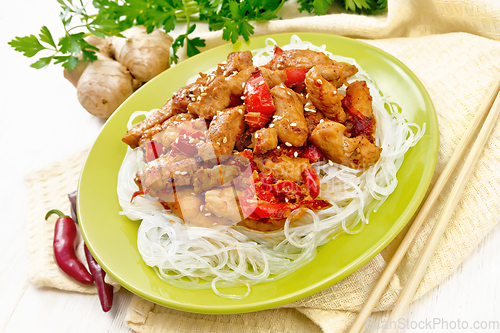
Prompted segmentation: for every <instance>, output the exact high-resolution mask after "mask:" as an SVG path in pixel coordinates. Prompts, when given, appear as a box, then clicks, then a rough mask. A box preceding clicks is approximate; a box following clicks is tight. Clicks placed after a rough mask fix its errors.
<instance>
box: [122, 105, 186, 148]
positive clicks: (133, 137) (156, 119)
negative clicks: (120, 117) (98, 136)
mask: <svg viewBox="0 0 500 333" xmlns="http://www.w3.org/2000/svg"><path fill="white" fill-rule="evenodd" d="M181 112H182V110H181V109H179V108H178V107H176V106H175V105H174V103H173V101H172V99H169V100H168V101H167V103H165V105H163V107H162V108H161V109H159V110H155V111H153V112H150V113H149V114H148V116H147V117H146V119H144V120H143V121H142V122H140V123H139V124H137V125H136V126H134V127H132V128H131V129H130V130H129V131H128V132H127V134H125V136H124V137H123V139H122V141H123V142H125V143H126V144H128V145H129V146H130V147H131V148H137V147H139V145H140V143H139V140H140V139H141V137H142V136H143V134H144V132H145V131H147V130H149V129H151V128H152V127H157V126H161V124H162V123H163V122H164V121H165V120H167V119H169V118H170V117H172V116H173V115H175V114H178V113H181Z"/></svg>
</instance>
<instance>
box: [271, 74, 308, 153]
mask: <svg viewBox="0 0 500 333" xmlns="http://www.w3.org/2000/svg"><path fill="white" fill-rule="evenodd" d="M271 95H272V96H273V101H274V106H275V107H276V111H275V113H274V121H273V124H274V128H276V130H277V131H278V139H279V140H280V141H281V142H283V143H285V144H286V145H292V146H294V147H302V146H303V145H304V143H305V142H306V141H307V136H308V134H309V132H308V129H307V122H306V119H305V118H304V102H305V100H304V99H303V97H302V95H300V94H297V93H296V92H295V91H293V90H292V89H290V88H287V87H286V86H285V85H284V84H281V85H279V86H276V87H274V88H273V89H271Z"/></svg>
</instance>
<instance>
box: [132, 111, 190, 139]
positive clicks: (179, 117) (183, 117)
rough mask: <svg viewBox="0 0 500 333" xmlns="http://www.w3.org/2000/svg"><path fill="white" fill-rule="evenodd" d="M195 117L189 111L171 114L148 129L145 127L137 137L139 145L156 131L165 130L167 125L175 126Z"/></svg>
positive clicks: (156, 132) (150, 137)
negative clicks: (138, 137)
mask: <svg viewBox="0 0 500 333" xmlns="http://www.w3.org/2000/svg"><path fill="white" fill-rule="evenodd" d="M194 118H195V115H192V114H189V113H180V114H176V115H173V116H172V117H170V118H168V119H167V120H165V121H164V122H163V123H161V124H157V125H155V126H153V127H151V128H150V129H147V130H145V131H144V132H143V134H142V136H141V138H140V139H139V145H142V144H143V143H144V142H146V141H150V140H151V139H152V138H153V136H155V135H156V134H158V133H161V132H162V131H165V130H166V129H167V128H169V127H176V126H179V125H181V124H182V123H183V122H185V121H190V120H192V119H194Z"/></svg>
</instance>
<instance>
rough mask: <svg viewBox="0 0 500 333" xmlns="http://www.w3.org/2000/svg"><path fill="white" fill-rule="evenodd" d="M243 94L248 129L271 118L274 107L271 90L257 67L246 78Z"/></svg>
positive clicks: (257, 126)
mask: <svg viewBox="0 0 500 333" xmlns="http://www.w3.org/2000/svg"><path fill="white" fill-rule="evenodd" d="M243 95H244V96H245V106H246V107H247V115H246V116H245V120H246V122H247V124H248V125H249V126H250V130H251V131H252V130H255V129H258V128H261V127H263V126H264V125H265V124H266V123H267V122H268V121H269V119H271V115H272V114H273V112H274V110H275V109H276V108H275V107H274V102H273V97H272V96H271V90H269V87H268V86H267V83H266V81H265V80H264V76H262V73H261V72H260V70H259V69H256V70H255V71H254V72H253V73H252V75H250V77H249V78H248V80H247V82H246V84H245V89H244V92H243Z"/></svg>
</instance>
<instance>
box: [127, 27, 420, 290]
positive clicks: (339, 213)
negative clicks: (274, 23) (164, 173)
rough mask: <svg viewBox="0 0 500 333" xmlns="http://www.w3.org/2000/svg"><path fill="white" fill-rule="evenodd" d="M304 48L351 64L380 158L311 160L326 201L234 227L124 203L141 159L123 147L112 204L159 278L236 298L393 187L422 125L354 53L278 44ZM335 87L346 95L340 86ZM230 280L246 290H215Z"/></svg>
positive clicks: (145, 203) (354, 227) (353, 228)
mask: <svg viewBox="0 0 500 333" xmlns="http://www.w3.org/2000/svg"><path fill="white" fill-rule="evenodd" d="M266 45H267V46H266V47H264V48H262V49H259V50H255V51H254V52H253V53H254V64H255V65H262V64H265V63H267V62H268V61H269V60H270V59H271V57H272V53H273V48H274V45H275V42H274V41H273V40H271V39H268V40H266ZM304 48H309V49H312V50H315V51H321V52H324V53H326V54H327V55H329V56H330V57H331V58H332V59H334V60H337V61H342V62H346V63H349V64H354V65H356V67H357V68H358V70H359V71H358V73H357V74H356V75H354V76H353V77H351V78H350V79H349V82H352V81H355V80H365V81H366V83H367V85H368V87H369V88H370V93H371V95H372V97H373V110H374V115H375V118H376V120H377V130H376V133H375V141H376V144H377V145H378V146H380V147H382V149H383V150H382V153H381V156H380V159H379V161H378V162H377V163H376V164H375V165H373V166H372V167H370V168H369V169H367V170H365V171H359V170H354V169H350V168H348V167H346V166H343V165H338V164H335V163H333V164H332V163H325V162H320V163H316V164H314V165H313V167H314V168H315V170H316V171H317V173H318V175H319V177H320V182H321V193H320V197H321V198H322V199H325V200H327V201H329V202H330V203H331V204H332V207H330V208H328V209H325V210H321V211H317V212H313V211H311V210H307V214H304V216H302V217H301V218H300V219H299V220H298V221H293V222H292V221H291V217H289V218H288V219H287V221H286V223H285V227H284V229H283V230H279V231H274V232H267V233H264V232H259V231H254V230H249V229H246V228H243V227H239V226H233V227H230V228H215V227H214V228H203V227H194V226H187V225H184V223H183V222H182V220H181V219H180V218H179V217H177V216H176V215H175V214H173V213H172V212H171V211H168V210H165V209H164V208H163V207H162V206H161V205H160V204H159V203H157V202H156V201H155V200H151V198H145V197H142V196H138V197H136V198H135V199H134V201H133V203H131V202H130V199H131V197H132V195H133V193H134V192H135V191H137V190H138V188H137V186H136V185H135V183H134V182H133V179H134V177H135V174H136V172H137V171H138V170H140V169H142V168H143V167H144V162H142V152H141V151H140V150H139V149H135V150H132V149H130V148H129V150H128V151H127V154H126V156H125V159H124V161H123V164H122V166H121V169H120V172H119V176H118V178H119V179H118V197H119V202H120V205H121V207H122V209H123V212H122V214H125V215H126V216H127V217H128V218H130V219H132V220H141V219H142V222H141V225H140V227H139V232H138V239H137V246H138V249H139V252H140V253H141V256H142V258H143V259H144V261H145V262H146V264H147V265H149V266H151V267H154V268H155V269H156V271H157V273H158V276H159V277H160V278H161V279H162V280H164V281H166V282H168V283H170V284H173V285H175V286H178V287H181V288H186V289H206V288H212V289H213V290H214V292H215V293H216V294H218V295H219V296H222V297H228V298H243V297H245V296H247V295H248V294H249V293H250V290H251V289H250V285H252V284H256V283H260V282H265V281H272V280H275V279H278V278H280V277H282V276H284V275H286V274H289V273H290V272H292V271H294V270H296V269H298V268H300V267H301V266H303V265H305V264H307V263H308V262H310V261H311V260H312V259H313V258H314V256H315V254H316V248H317V247H318V246H320V245H322V244H325V243H326V242H328V241H329V240H331V239H332V238H334V237H335V236H337V235H338V234H340V233H342V232H347V233H357V232H360V231H361V230H363V227H364V225H366V224H367V223H369V220H368V216H369V213H371V211H374V210H376V209H378V207H379V206H380V205H381V204H382V203H383V202H384V200H385V199H386V198H387V197H388V196H389V195H390V194H391V193H392V192H393V191H394V189H395V188H396V186H397V178H396V173H397V171H398V169H399V167H400V166H401V164H402V163H403V159H404V154H405V153H406V152H407V151H408V149H409V148H410V147H412V146H414V145H415V144H416V143H417V142H418V140H419V139H420V138H421V137H422V135H423V134H424V131H425V126H424V128H422V129H421V128H420V127H419V126H418V125H416V124H413V123H409V122H407V121H406V120H405V119H404V117H403V115H401V114H400V113H399V112H398V108H397V105H395V104H393V103H391V102H390V101H389V99H388V98H386V97H384V96H382V94H381V93H380V92H379V90H378V88H377V86H376V85H375V82H374V81H373V80H372V79H371V78H370V76H369V75H368V74H367V73H366V72H365V71H364V70H363V69H362V68H361V67H360V66H359V65H358V64H357V63H356V61H355V60H354V59H350V58H345V57H340V56H335V55H332V54H331V53H329V52H327V51H326V50H325V46H324V45H323V46H321V47H318V46H314V45H312V44H311V43H309V42H305V41H301V40H300V39H299V38H298V37H297V36H293V37H292V38H291V42H290V44H288V45H285V46H282V49H283V50H288V49H304ZM339 91H340V92H341V93H343V94H345V89H344V90H341V89H339ZM142 114H144V112H142V111H141V112H138V113H135V114H134V115H133V116H132V117H131V120H130V122H129V124H128V126H129V128H130V127H131V126H132V122H133V119H134V118H135V117H137V116H139V115H142ZM377 201H378V203H377ZM368 207H371V208H370V209H368ZM229 286H246V287H247V288H246V292H242V293H241V294H239V295H234V294H225V293H223V292H221V291H220V290H219V288H224V287H229Z"/></svg>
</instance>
